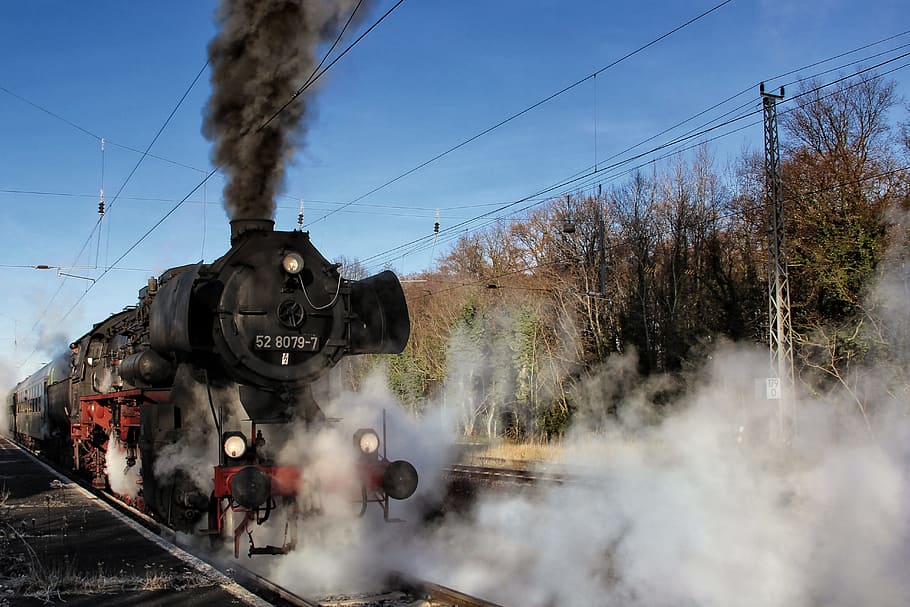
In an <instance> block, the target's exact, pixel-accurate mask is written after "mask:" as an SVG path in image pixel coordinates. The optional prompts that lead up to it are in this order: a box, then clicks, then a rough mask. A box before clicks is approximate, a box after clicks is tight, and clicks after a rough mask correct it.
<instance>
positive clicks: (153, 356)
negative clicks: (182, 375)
mask: <svg viewBox="0 0 910 607" xmlns="http://www.w3.org/2000/svg"><path fill="white" fill-rule="evenodd" d="M120 377H122V378H123V379H124V380H126V381H128V382H129V383H131V384H133V385H134V386H164V385H168V384H169V383H170V382H171V380H173V379H174V365H172V364H171V362H170V361H169V360H167V359H165V358H164V357H162V356H161V355H160V354H158V353H157V352H155V351H154V350H142V351H141V352H137V353H135V354H131V355H129V356H127V357H126V358H124V359H123V361H122V362H121V363H120Z"/></svg>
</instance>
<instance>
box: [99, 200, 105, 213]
mask: <svg viewBox="0 0 910 607" xmlns="http://www.w3.org/2000/svg"><path fill="white" fill-rule="evenodd" d="M98 214H99V215H104V201H103V200H102V201H101V202H99V203H98Z"/></svg>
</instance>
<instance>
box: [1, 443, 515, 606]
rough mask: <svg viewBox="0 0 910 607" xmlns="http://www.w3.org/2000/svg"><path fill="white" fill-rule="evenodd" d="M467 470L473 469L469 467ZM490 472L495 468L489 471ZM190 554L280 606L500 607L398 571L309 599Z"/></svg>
mask: <svg viewBox="0 0 910 607" xmlns="http://www.w3.org/2000/svg"><path fill="white" fill-rule="evenodd" d="M10 440H12V439H10ZM12 442H15V443H16V444H17V445H18V446H19V447H21V448H22V449H24V450H26V451H27V452H28V453H30V454H31V455H32V456H33V457H35V458H37V459H38V460H40V461H41V462H43V463H44V464H45V465H47V466H49V467H51V468H53V469H54V470H55V471H56V472H57V473H59V474H60V475H62V476H64V477H66V478H67V479H69V480H71V481H72V482H74V483H76V484H78V485H79V486H81V487H82V488H83V489H85V490H86V491H88V492H90V493H92V494H94V495H95V496H96V497H98V498H99V499H101V500H103V501H104V502H106V503H107V504H109V505H110V506H112V507H113V508H115V509H116V510H117V511H118V512H120V513H121V514H123V515H124V516H126V517H128V518H130V519H131V520H132V521H134V522H135V523H137V524H139V525H141V526H143V527H144V528H146V529H147V530H149V531H151V532H152V533H154V534H155V535H158V536H159V537H161V538H162V539H163V540H164V541H166V542H168V543H170V544H172V545H174V546H179V544H178V542H177V534H176V532H174V531H173V530H172V529H171V528H170V527H168V526H167V525H165V524H163V523H161V522H160V521H158V520H156V519H154V518H152V517H151V516H149V515H147V514H145V513H144V512H141V511H139V510H137V509H136V508H134V507H132V506H130V505H128V504H126V503H124V502H123V501H121V500H120V499H118V498H117V497H116V496H114V495H113V494H111V493H109V492H108V491H104V490H100V489H97V488H95V487H92V485H91V483H90V482H88V481H87V480H86V479H83V478H81V477H79V476H77V475H74V474H72V470H68V469H66V468H64V467H62V466H59V465H58V464H57V463H56V462H54V461H53V460H49V459H47V458H45V457H43V456H41V454H40V453H36V452H34V451H32V450H31V449H28V448H27V447H25V446H23V445H21V444H19V443H18V442H16V441H12ZM467 468H472V467H470V466H468V467H467ZM489 470H494V469H493V468H491V469H489ZM529 482H530V481H529ZM179 547H180V549H182V550H184V551H188V549H187V547H186V546H179ZM190 554H192V556H193V557H195V558H197V559H199V560H200V561H202V562H204V563H205V564H206V565H208V566H210V567H212V568H214V569H216V570H217V571H218V572H220V573H221V574H223V575H225V576H226V577H228V578H229V579H231V580H233V581H234V582H237V583H238V584H240V585H241V586H243V587H244V588H245V589H246V590H248V591H250V592H252V593H253V594H255V595H256V596H257V597H260V598H261V599H263V600H264V601H267V602H268V603H271V604H273V605H278V606H280V607H285V606H291V607H398V606H400V607H415V605H419V606H420V607H501V606H500V605H498V604H496V603H492V602H490V601H487V600H484V599H481V598H478V597H473V596H471V595H468V594H466V593H463V592H460V591H458V590H455V589H452V588H448V587H446V586H442V585H439V584H435V583H433V582H429V581H426V580H421V579H418V578H415V577H413V576H409V575H407V574H403V573H400V572H391V573H389V575H388V577H387V582H386V584H385V586H386V587H385V588H383V589H382V590H379V591H376V592H358V593H354V594H339V595H333V596H328V597H319V598H308V597H304V596H301V595H299V594H297V593H296V592H294V591H292V590H289V589H287V588H284V587H282V586H280V585H279V584H276V583H275V582H273V581H271V580H269V579H268V578H265V577H263V576H262V575H260V574H258V573H255V572H254V571H251V570H249V569H247V568H245V567H243V566H238V565H236V564H233V563H232V564H231V565H225V564H224V563H222V562H218V561H216V560H213V559H212V558H210V556H209V555H206V554H199V553H198V552H192V553H190ZM421 601H422V602H421Z"/></svg>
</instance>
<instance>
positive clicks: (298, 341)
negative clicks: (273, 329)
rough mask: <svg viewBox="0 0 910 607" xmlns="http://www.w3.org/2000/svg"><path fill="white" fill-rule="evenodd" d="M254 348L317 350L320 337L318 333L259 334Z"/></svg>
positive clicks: (298, 350) (285, 350)
mask: <svg viewBox="0 0 910 607" xmlns="http://www.w3.org/2000/svg"><path fill="white" fill-rule="evenodd" d="M253 349H254V350H282V351H284V352H288V351H297V352H316V351H317V350H318V349H319V337H317V336H316V335H257V336H256V339H255V340H254V341H253Z"/></svg>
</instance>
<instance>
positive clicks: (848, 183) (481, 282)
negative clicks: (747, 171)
mask: <svg viewBox="0 0 910 607" xmlns="http://www.w3.org/2000/svg"><path fill="white" fill-rule="evenodd" d="M908 171H910V165H907V166H902V167H898V168H895V169H889V170H887V171H882V172H880V173H876V174H874V175H868V176H866V177H861V178H858V179H853V180H850V181H845V182H840V183H836V184H834V185H831V186H826V187H824V188H818V189H816V190H812V191H810V192H805V193H802V194H800V195H799V196H798V197H793V196H790V197H788V198H787V200H785V202H788V203H791V204H792V203H793V202H796V201H799V200H806V199H807V198H808V197H810V196H814V195H816V194H822V193H825V192H829V191H833V190H837V189H840V188H844V187H848V186H851V185H857V184H860V183H864V182H866V181H871V180H873V179H882V178H884V177H889V176H891V175H896V174H898V173H904V172H908ZM765 207H766V205H765V203H764V202H761V203H759V204H756V205H750V206H747V207H744V208H743V209H739V210H735V211H730V212H728V213H721V214H719V215H716V216H714V217H711V218H709V219H706V220H705V221H703V222H701V224H702V225H704V224H708V223H713V222H718V221H722V220H725V219H731V218H733V217H737V216H741V215H743V214H745V213H746V212H751V211H761V210H763V209H764V208H765ZM630 242H631V241H630V240H628V239H626V240H620V241H619V242H616V243H613V244H611V245H610V246H608V247H605V249H606V250H610V251H612V250H614V249H617V248H619V247H621V246H624V245H628V244H630ZM569 261H571V258H569V259H566V258H563V259H554V260H550V261H546V262H543V263H537V264H529V265H526V266H523V267H520V268H516V269H512V270H509V271H507V272H501V273H499V274H496V275H493V276H486V277H483V278H479V279H477V280H474V281H467V282H458V283H457V284H454V285H452V286H451V287H446V288H444V289H440V290H438V291H431V292H430V291H428V292H425V293H424V294H423V295H418V296H416V297H414V299H415V300H421V299H426V298H429V297H435V296H438V295H442V294H444V293H449V292H451V291H455V290H458V289H464V288H468V287H482V286H484V285H490V284H491V283H493V284H495V283H496V281H498V280H500V279H502V278H507V277H509V276H514V275H516V274H522V273H524V272H529V271H531V270H536V269H539V268H546V267H548V266H551V265H559V264H565V263H568V262H569ZM437 282H445V281H437ZM506 287H507V285H498V284H497V285H496V288H497V289H498V288H506ZM541 290H543V291H552V289H541Z"/></svg>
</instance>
